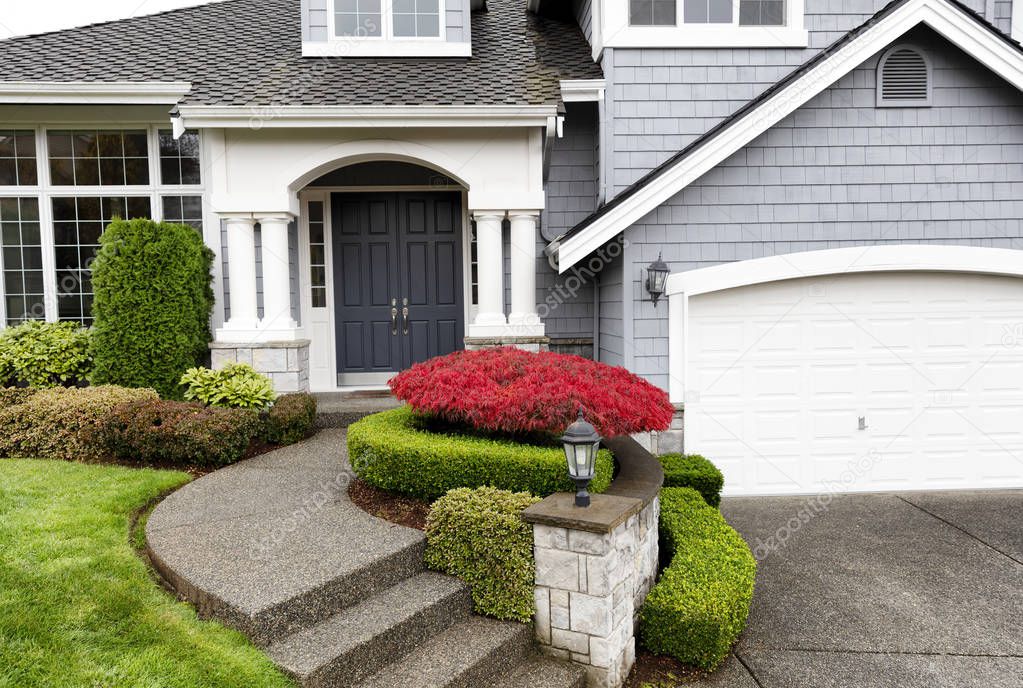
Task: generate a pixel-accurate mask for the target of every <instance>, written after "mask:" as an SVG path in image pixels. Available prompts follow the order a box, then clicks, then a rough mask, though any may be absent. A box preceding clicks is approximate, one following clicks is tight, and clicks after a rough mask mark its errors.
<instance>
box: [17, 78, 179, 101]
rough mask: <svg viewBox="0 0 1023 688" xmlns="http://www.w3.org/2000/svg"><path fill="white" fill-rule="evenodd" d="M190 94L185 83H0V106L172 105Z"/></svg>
mask: <svg viewBox="0 0 1023 688" xmlns="http://www.w3.org/2000/svg"><path fill="white" fill-rule="evenodd" d="M191 90H192V84H190V83H188V82H187V81H173V82H153V81H146V82H138V81H109V82H100V81H0V103H17V104H19V105H23V104H37V103H46V104H59V105H72V104H75V105H173V104H175V103H177V102H178V101H180V100H181V99H182V98H184V97H185V96H186V95H187V94H188V92H189V91H191Z"/></svg>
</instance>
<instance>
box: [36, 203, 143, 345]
mask: <svg viewBox="0 0 1023 688" xmlns="http://www.w3.org/2000/svg"><path fill="white" fill-rule="evenodd" d="M151 216H152V208H151V207H150V203H149V197H148V196H101V197H100V196H80V197H57V198H54V199H53V233H54V247H53V251H54V258H55V259H56V267H57V316H58V317H59V318H60V319H61V320H75V321H78V322H81V323H83V324H85V325H91V324H92V269H91V266H92V261H93V260H94V259H95V257H96V252H97V251H98V250H99V237H100V235H101V234H102V233H103V230H104V229H105V228H106V226H107V225H108V224H110V223H111V222H112V221H113V220H114V218H122V219H126V220H130V219H135V218H142V217H151Z"/></svg>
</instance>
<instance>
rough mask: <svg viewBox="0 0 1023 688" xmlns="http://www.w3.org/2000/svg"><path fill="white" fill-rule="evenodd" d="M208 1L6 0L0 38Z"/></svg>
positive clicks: (1, 13)
mask: <svg viewBox="0 0 1023 688" xmlns="http://www.w3.org/2000/svg"><path fill="white" fill-rule="evenodd" d="M207 2H210V0H101V2H83V1H82V0H48V1H46V0H35V1H34V2H33V1H30V0H5V1H4V2H3V5H4V7H3V11H0V39H3V38H10V37H11V36H23V35H26V34H33V33H42V32H44V31H55V30H58V29H67V28H70V27H72V26H84V25H85V24H94V23H96V22H102V21H109V20H111V19H123V18H125V17H135V16H139V15H142V14H153V13H155V12H163V11H164V10H172V9H177V8H178V7H190V6H192V5H205V4H206V3H207Z"/></svg>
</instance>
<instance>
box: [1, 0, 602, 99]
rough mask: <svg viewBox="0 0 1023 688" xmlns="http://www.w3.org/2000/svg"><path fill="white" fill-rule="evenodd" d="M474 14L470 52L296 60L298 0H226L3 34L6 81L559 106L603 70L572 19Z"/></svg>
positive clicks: (497, 11)
mask: <svg viewBox="0 0 1023 688" xmlns="http://www.w3.org/2000/svg"><path fill="white" fill-rule="evenodd" d="M487 7H488V11H485V12H474V13H473V14H472V45H473V55H472V57H471V58H423V59H416V58H399V59H395V58H365V57H361V58H344V57H329V58H303V57H302V15H301V7H300V0H224V1H223V2H217V3H212V4H206V5H200V6H198V7H189V8H184V9H179V10H172V11H170V12H163V13H160V14H153V15H149V16H143V17H135V18H131V19H124V20H120V21H114V22H108V23H104V24H95V25H92V26H85V27H81V28H76V29H68V30H65V31H58V32H54V33H48V34H40V35H36V36H25V37H21V38H11V39H7V40H3V41H0V65H3V69H2V71H0V89H2V87H3V82H37V83H39V82H46V83H52V82H90V83H111V82H116V83H121V84H124V83H130V82H135V83H138V82H165V83H172V82H177V83H181V82H186V83H191V85H192V90H191V91H190V92H189V93H188V94H187V95H185V96H184V98H183V99H182V100H181V104H182V105H207V106H239V107H279V106H356V107H357V106H402V105H403V106H418V105H436V106H446V105H453V106H475V105H557V104H559V103H560V101H561V95H560V81H561V80H562V79H594V78H601V77H602V76H603V74H602V72H601V69H600V67H599V66H598V65H596V64H594V62H593V58H592V57H591V55H590V47H589V45H587V43H586V39H585V38H584V37H583V35H582V32H581V31H580V30H579V28H578V27H577V26H575V25H574V24H569V23H565V22H561V21H555V20H552V19H546V18H542V17H538V16H536V15H534V14H532V13H529V12H528V11H527V10H526V7H525V5H524V3H523V2H522V0H489V2H488V3H487Z"/></svg>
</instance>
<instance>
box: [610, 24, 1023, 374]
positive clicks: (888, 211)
mask: <svg viewBox="0 0 1023 688" xmlns="http://www.w3.org/2000/svg"><path fill="white" fill-rule="evenodd" d="M907 40H911V41H912V42H914V43H915V44H917V45H920V46H923V47H924V48H925V49H926V50H927V53H928V55H929V57H930V58H931V59H932V61H933V67H934V72H933V74H934V76H933V79H934V107H930V108H880V109H879V108H876V107H875V106H874V104H875V88H874V86H875V70H876V65H877V59H878V56H874V57H873V58H871V59H870V60H868V61H867V62H866V63H865V64H864V65H862V66H861V67H859V68H858V69H856V70H854V71H853V72H851V73H850V74H848V75H847V76H846V77H844V78H843V79H841V80H840V81H839V82H837V83H836V84H834V85H833V86H832V87H830V88H829V89H827V90H826V91H824V92H823V93H821V94H820V95H819V96H817V97H816V98H814V99H813V100H811V101H810V102H809V103H807V104H806V105H805V106H803V107H802V108H801V109H799V110H798V111H796V112H795V113H793V114H792V115H790V116H789V117H787V118H786V119H785V120H783V121H782V122H781V123H779V124H778V126H776V127H774V128H773V129H772V130H770V131H768V132H766V133H765V134H764V135H762V136H760V137H759V138H757V139H756V140H755V141H753V142H752V143H750V144H749V145H748V146H746V147H745V148H743V149H742V150H740V151H739V152H737V153H736V154H735V155H733V156H731V157H730V158H729V159H728V160H726V161H725V162H724V163H722V164H721V165H719V166H718V167H716V168H715V169H713V170H712V171H710V172H709V173H707V174H706V175H704V176H703V177H702V178H701V179H699V180H698V181H697V182H696V183H694V184H692V185H691V186H689V187H688V188H686V189H684V190H683V191H682V192H681V193H679V194H677V195H676V196H675V197H674V198H672V199H671V200H670V201H668V202H667V203H665V204H664V205H662V206H661V207H659V208H658V209H657V210H655V211H654V212H652V213H650V214H649V215H648V216H647V217H645V218H644V219H643V220H641V221H640V222H638V223H637V224H636V225H634V226H633V227H631V228H630V229H629V230H628V231H627V232H626V235H625V236H626V239H627V241H628V242H629V258H630V259H631V260H630V261H629V262H627V264H626V268H625V270H626V279H628V280H629V281H630V287H629V291H630V297H631V299H632V307H633V308H634V312H635V322H634V327H635V339H634V345H633V347H632V349H633V352H634V353H633V355H634V364H633V370H635V372H637V373H639V374H641V375H644V376H646V377H647V378H648V379H650V380H651V381H653V382H654V383H656V384H658V385H661V386H665V387H666V386H667V383H668V377H667V370H668V362H667V355H668V354H667V352H668V330H667V328H668V320H667V318H668V310H667V308H664V307H660V308H657V309H654V308H653V307H652V306H651V304H650V303H649V302H647V301H645V300H644V299H645V298H646V295H645V292H644V289H643V284H642V280H643V268H644V267H645V266H646V265H647V264H649V263H650V262H651V261H652V260H654V259H655V258H656V257H657V254H658V253H659V252H661V251H663V254H664V259H665V261H667V262H668V263H669V265H670V266H671V269H672V271H673V272H678V271H683V270H690V269H694V268H700V267H707V266H710V265H714V264H718V263H722V262H729V261H735V260H745V259H750V258H760V257H765V256H771V255H778V254H784V253H792V252H797V251H810V250H818V249H829V248H841V247H846V246H859V245H869V244H883V243H937V244H965V245H973V246H987V247H1003V248H1019V249H1023V96H1021V94H1020V93H1019V92H1018V91H1016V90H1015V89H1014V88H1013V87H1011V86H1009V85H1008V84H1006V83H1005V82H1003V81H1001V80H1000V79H998V78H997V77H996V76H994V75H993V74H991V73H990V72H989V71H988V70H987V69H986V68H984V67H982V66H981V65H979V64H978V63H976V62H975V61H974V60H973V59H972V58H970V57H968V56H966V55H965V54H964V53H962V52H961V51H959V50H958V49H957V48H955V47H953V46H952V45H951V44H949V43H947V42H946V41H944V39H941V38H940V37H938V36H937V35H936V34H934V33H933V32H931V31H930V30H929V29H920V30H917V31H916V32H915V35H911V36H908V37H907ZM900 42H902V41H900ZM602 347H603V344H602ZM626 356H628V352H626Z"/></svg>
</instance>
